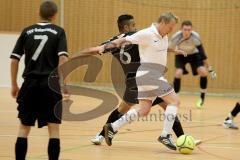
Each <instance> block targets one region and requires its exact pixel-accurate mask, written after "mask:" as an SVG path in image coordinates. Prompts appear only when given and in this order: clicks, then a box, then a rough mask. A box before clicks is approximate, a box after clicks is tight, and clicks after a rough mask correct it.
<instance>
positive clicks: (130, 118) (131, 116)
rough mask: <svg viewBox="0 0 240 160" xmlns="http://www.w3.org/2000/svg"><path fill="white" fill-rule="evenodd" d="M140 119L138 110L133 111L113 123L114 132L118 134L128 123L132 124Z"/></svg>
mask: <svg viewBox="0 0 240 160" xmlns="http://www.w3.org/2000/svg"><path fill="white" fill-rule="evenodd" d="M137 119H138V110H137V109H131V110H129V111H128V112H127V113H126V114H124V115H123V116H122V117H121V118H120V119H118V120H117V121H115V122H113V123H111V125H112V128H113V130H114V132H116V131H117V130H118V129H119V128H121V127H122V126H124V125H125V124H127V123H131V122H133V121H135V120H137Z"/></svg>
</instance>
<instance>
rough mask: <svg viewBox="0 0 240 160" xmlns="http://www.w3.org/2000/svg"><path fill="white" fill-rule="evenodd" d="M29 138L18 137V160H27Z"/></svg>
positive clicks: (16, 152)
mask: <svg viewBox="0 0 240 160" xmlns="http://www.w3.org/2000/svg"><path fill="white" fill-rule="evenodd" d="M27 146H28V143H27V138H22V137H18V138H17V141H16V144H15V156H16V160H25V157H26V154H27Z"/></svg>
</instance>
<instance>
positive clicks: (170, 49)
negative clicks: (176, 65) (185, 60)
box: [168, 48, 187, 57]
mask: <svg viewBox="0 0 240 160" xmlns="http://www.w3.org/2000/svg"><path fill="white" fill-rule="evenodd" d="M168 52H173V53H175V54H176V55H184V57H187V53H186V52H185V51H183V50H180V49H177V48H175V49H172V48H168Z"/></svg>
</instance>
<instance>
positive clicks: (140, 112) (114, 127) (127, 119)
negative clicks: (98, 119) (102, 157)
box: [104, 99, 152, 146]
mask: <svg viewBox="0 0 240 160" xmlns="http://www.w3.org/2000/svg"><path fill="white" fill-rule="evenodd" d="M151 106H152V101H151V100H147V99H144V100H143V99H141V100H139V104H138V107H137V108H133V109H130V110H129V111H128V112H127V113H126V114H124V115H123V116H122V117H121V118H120V119H118V120H117V121H115V122H113V123H107V124H106V125H105V126H104V132H105V134H104V136H105V141H106V143H107V144H108V145H109V146H111V145H112V139H113V136H114V134H116V132H117V131H118V129H120V128H121V127H123V126H124V125H126V124H127V123H131V122H133V121H135V120H137V119H138V117H144V116H146V115H147V114H148V113H149V111H150V110H151Z"/></svg>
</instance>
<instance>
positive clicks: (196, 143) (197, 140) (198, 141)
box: [194, 139, 202, 146]
mask: <svg viewBox="0 0 240 160" xmlns="http://www.w3.org/2000/svg"><path fill="white" fill-rule="evenodd" d="M194 142H195V146H198V145H200V144H201V143H202V141H201V140H200V139H196V140H195V141H194Z"/></svg>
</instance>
